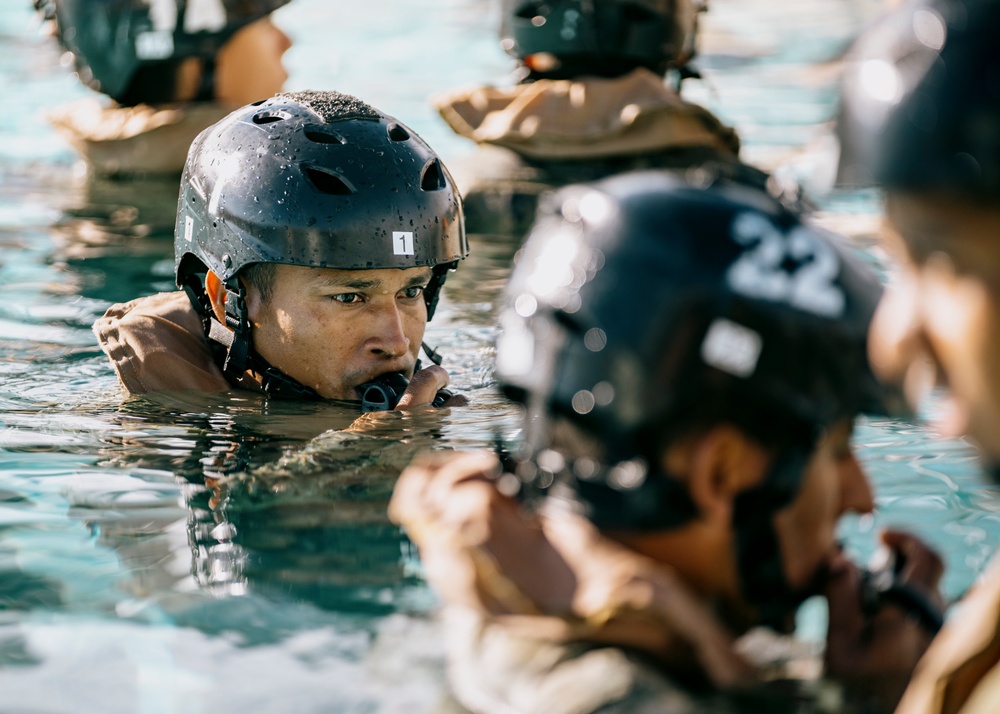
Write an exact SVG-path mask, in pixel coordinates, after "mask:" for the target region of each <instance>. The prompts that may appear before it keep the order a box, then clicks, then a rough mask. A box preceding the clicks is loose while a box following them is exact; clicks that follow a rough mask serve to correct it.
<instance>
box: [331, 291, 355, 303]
mask: <svg viewBox="0 0 1000 714" xmlns="http://www.w3.org/2000/svg"><path fill="white" fill-rule="evenodd" d="M330 299H331V300H335V301H336V302H339V303H343V304H344V305H350V304H351V303H355V302H361V294H360V293H340V294H338V295H331V296H330Z"/></svg>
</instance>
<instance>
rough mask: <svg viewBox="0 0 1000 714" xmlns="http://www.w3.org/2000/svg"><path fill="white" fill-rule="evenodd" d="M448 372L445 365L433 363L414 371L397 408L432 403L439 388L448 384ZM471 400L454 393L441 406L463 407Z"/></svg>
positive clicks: (408, 407)
mask: <svg viewBox="0 0 1000 714" xmlns="http://www.w3.org/2000/svg"><path fill="white" fill-rule="evenodd" d="M448 380H449V377H448V372H447V370H445V368H444V367H441V366H439V365H436V364H432V365H430V366H429V367H425V368H424V369H421V370H419V371H417V372H414V373H413V379H411V380H410V384H409V386H408V387H407V388H406V391H405V392H403V396H401V397H400V398H399V403H398V404H397V405H396V409H410V408H412V407H416V406H420V405H423V404H431V403H432V402H433V401H434V398H435V397H437V393H438V390H440V389H444V388H445V387H447V386H448ZM468 403H469V400H468V399H466V398H465V396H464V395H461V394H453V395H451V396H450V397H448V399H447V400H445V402H444V403H443V404H441V405H440V406H442V407H463V406H465V405H466V404H468Z"/></svg>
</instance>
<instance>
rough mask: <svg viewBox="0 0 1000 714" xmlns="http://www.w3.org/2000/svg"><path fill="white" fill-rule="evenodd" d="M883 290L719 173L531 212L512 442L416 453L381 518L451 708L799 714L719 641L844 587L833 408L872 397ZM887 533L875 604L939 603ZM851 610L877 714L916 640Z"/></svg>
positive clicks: (916, 560) (838, 428)
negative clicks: (862, 627)
mask: <svg viewBox="0 0 1000 714" xmlns="http://www.w3.org/2000/svg"><path fill="white" fill-rule="evenodd" d="M880 292H881V288H880V286H879V284H878V280H877V278H876V277H875V275H874V274H873V273H871V272H870V271H869V270H868V269H866V268H865V267H863V266H862V265H861V264H860V263H859V262H857V261H856V260H855V259H854V258H853V257H852V256H850V255H849V254H848V253H847V252H846V251H845V249H844V247H843V246H841V245H840V244H838V242H837V241H836V240H835V239H833V238H832V237H830V235H829V234H825V233H822V232H820V231H818V230H816V229H814V228H810V227H809V226H807V225H805V224H804V223H802V222H801V221H800V220H799V218H798V217H797V216H796V215H795V214H794V213H792V212H790V211H789V210H787V209H786V208H784V207H783V206H782V205H781V204H779V202H778V201H776V200H775V199H774V198H772V197H770V196H768V195H766V194H764V193H762V192H760V191H757V190H754V189H750V188H748V187H746V186H741V185H739V184H737V183H734V182H730V181H726V180H721V179H720V180H717V181H716V182H714V183H713V184H712V185H711V186H710V187H708V188H701V187H698V186H696V185H691V184H690V183H688V182H687V180H686V179H685V178H684V175H683V174H672V173H669V172H635V173H628V174H622V175H620V176H617V177H613V178H610V179H606V180H604V181H602V182H598V183H595V184H592V185H584V186H574V187H570V188H567V189H564V190H563V191H561V192H559V193H557V194H555V195H554V196H553V197H552V198H551V199H550V200H549V201H548V202H546V208H545V209H544V210H543V211H542V212H540V214H539V218H538V221H537V223H536V225H535V227H534V228H533V230H532V232H531V234H530V235H529V238H528V241H527V243H526V244H525V246H524V248H523V249H522V255H521V258H520V260H519V261H518V263H517V265H516V266H515V268H514V270H513V272H512V274H511V279H510V282H509V284H508V288H507V291H506V301H505V302H506V306H505V309H504V311H503V312H502V314H501V325H502V328H503V333H502V336H501V338H500V340H499V341H498V345H497V378H498V381H499V383H500V385H501V387H502V388H503V390H504V391H505V392H506V393H507V394H508V395H510V396H511V397H513V398H514V399H516V400H517V401H519V402H521V403H523V404H524V405H525V408H526V414H525V419H524V445H523V448H522V449H521V450H520V451H519V452H518V453H517V455H516V457H515V458H513V459H511V460H510V461H508V462H507V463H498V462H497V460H496V459H495V458H493V457H491V456H489V455H485V454H465V455H458V456H451V457H441V456H439V457H438V458H436V459H433V460H425V461H424V462H418V463H416V464H414V465H413V466H411V467H410V468H409V469H408V470H407V471H405V472H404V473H403V475H402V476H401V477H400V480H399V482H398V483H397V486H396V489H395V493H394V495H393V500H392V502H391V503H390V516H391V517H393V518H394V519H395V520H397V522H399V523H401V524H402V525H404V526H405V528H406V529H407V532H408V533H409V534H410V536H411V538H413V540H414V541H415V542H416V543H417V545H418V546H419V548H420V553H421V559H422V562H423V563H424V564H425V569H426V575H427V578H428V580H429V581H430V583H431V584H432V585H433V586H434V587H435V588H436V589H437V591H438V592H439V594H440V596H441V598H442V600H443V601H444V603H445V622H446V632H447V638H448V646H449V666H450V681H451V682H452V685H453V687H454V689H455V692H456V694H457V696H458V698H459V699H460V700H461V701H462V702H463V704H464V705H465V706H467V707H468V708H470V709H472V710H474V711H480V712H500V711H553V712H563V711H565V712H584V711H597V710H599V711H602V712H604V711H629V712H635V711H670V712H689V711H736V710H744V711H781V710H783V709H782V707H784V706H787V707H789V710H790V711H791V710H792V709H793V708H794V710H795V711H802V709H799V708H797V707H800V706H806V704H804V703H803V697H802V696H801V692H798V693H796V692H795V691H794V689H783V690H781V691H779V692H777V693H768V692H767V691H765V690H764V688H762V687H760V686H759V685H760V684H761V681H762V679H763V678H764V674H763V671H755V670H754V669H753V668H752V667H751V666H750V665H749V663H748V661H747V660H746V659H745V658H744V655H753V654H754V653H753V652H752V651H751V652H748V651H747V649H746V648H743V649H739V650H738V649H737V647H736V645H735V644H734V639H735V637H736V636H739V635H742V634H744V633H745V632H747V631H748V630H749V629H750V628H752V627H754V626H757V625H769V626H772V627H774V628H776V629H778V630H779V631H788V630H789V629H790V626H791V624H792V621H793V618H794V615H795V612H796V609H797V607H798V605H799V604H800V603H801V602H802V601H803V600H804V599H805V598H807V597H808V596H810V595H813V594H817V593H820V592H823V591H824V589H825V590H826V591H827V592H828V593H833V594H834V595H837V596H844V592H843V591H842V589H838V588H834V589H831V586H832V585H838V584H839V583H841V582H842V581H844V580H846V579H851V580H852V582H854V583H855V584H857V579H858V578H859V571H858V569H857V568H856V566H854V565H853V564H851V563H850V561H849V560H848V559H847V558H846V556H845V555H844V554H843V553H841V552H840V549H839V546H838V545H837V541H836V536H835V533H836V527H837V522H838V519H839V518H840V516H841V515H842V514H844V513H846V512H848V511H855V512H861V513H864V512H868V511H870V510H871V509H872V507H873V499H872V493H871V490H870V486H869V484H868V481H867V479H866V477H865V474H864V472H863V471H862V469H861V467H860V465H859V464H858V462H857V460H856V458H855V456H854V453H853V450H852V446H851V432H852V427H853V421H854V418H855V416H856V415H857V414H858V413H860V412H863V411H883V410H887V409H889V408H891V404H890V402H892V401H893V400H892V399H891V398H892V396H893V395H892V394H891V393H890V392H888V391H885V390H882V389H881V388H880V387H879V385H878V384H877V383H876V381H875V380H874V378H873V376H872V375H871V373H870V371H869V367H868V363H867V359H866V355H865V344H866V330H867V326H868V322H869V319H870V317H871V314H872V312H873V310H874V308H875V304H876V302H877V300H878V297H879V294H880ZM502 467H506V471H505V470H504V468H502ZM884 541H885V544H886V546H887V547H888V548H889V549H891V550H892V551H893V552H898V553H899V554H900V556H899V557H900V561H902V560H903V559H904V558H905V560H906V564H905V566H904V567H903V570H902V572H901V573H899V574H898V575H899V577H898V579H897V581H896V582H895V583H894V584H893V588H895V590H896V592H897V593H898V592H901V591H903V590H906V591H907V592H909V588H910V583H915V584H918V585H920V586H922V587H923V588H925V589H931V588H934V587H936V583H937V580H938V578H939V576H940V574H941V564H940V561H939V560H938V559H937V557H936V556H934V555H933V554H931V553H930V552H929V551H928V550H927V549H926V547H925V546H923V545H922V544H921V543H920V542H919V541H918V540H916V539H915V538H913V537H911V536H907V535H905V534H902V533H898V532H892V533H888V534H886V535H885V537H884ZM848 595H849V597H850V600H849V603H850V606H852V607H855V608H859V609H860V604H859V603H858V602H857V597H855V593H854V592H853V591H852V592H850V593H848ZM925 604H928V603H925ZM859 617H863V619H865V621H866V623H868V624H871V625H872V626H877V627H880V628H883V629H885V630H889V629H891V630H893V631H894V632H895V634H896V635H897V637H898V638H899V640H898V642H899V643H904V642H905V643H907V644H908V645H909V646H910V648H911V650H910V652H909V655H910V657H909V660H908V662H905V663H900V662H896V663H894V664H896V665H897V666H898V669H896V670H889V669H883V670H882V671H880V672H879V677H880V684H881V685H882V686H883V687H885V688H886V689H893V687H895V689H893V691H892V693H890V694H883V693H882V692H879V693H878V697H879V698H877V699H876V700H875V701H876V703H877V704H880V705H882V706H883V707H884V706H885V703H886V701H891V702H893V703H894V701H895V700H894V699H892V697H893V695H894V696H895V697H898V695H899V693H900V692H901V690H902V683H904V682H905V680H906V679H907V678H908V676H909V674H910V672H911V671H912V667H913V665H914V663H915V662H916V660H917V658H918V657H919V656H920V654H921V653H922V652H923V649H924V647H925V646H926V644H927V642H928V641H929V639H930V635H929V634H927V632H926V631H925V630H923V629H922V628H921V627H920V626H919V625H918V624H916V623H915V622H914V621H912V620H910V619H908V618H907V617H906V614H905V613H904V612H903V611H902V610H898V609H896V608H893V607H882V606H881V604H879V605H878V606H876V607H873V609H872V611H871V612H869V613H867V614H866V615H864V616H862V615H860V614H859ZM932 629H933V627H932ZM857 636H858V637H859V638H860V639H861V640H863V639H864V635H861V634H859V635H857ZM845 644H846V643H845ZM844 649H846V647H845V646H841V648H840V649H838V650H837V651H836V652H834V653H833V655H834V656H832V657H831V658H830V664H831V671H830V674H831V675H832V676H836V675H838V674H839V672H838V671H837V667H838V666H839V665H841V664H842V663H841V662H840V661H839V659H838V656H839V655H840V653H841V652H842V651H843V650H844ZM853 674H854V673H852V675H853ZM852 683H853V682H852ZM720 689H721V690H728V694H727V695H725V696H721V695H719V690H720ZM734 692H738V693H739V694H738V695H737V696H731V695H733V693H734ZM852 696H856V700H852V701H855V702H856V706H859V707H860V706H861V704H858V703H857V702H864V705H865V706H867V703H868V701H869V699H870V692H869V691H868V690H864V691H861V690H856V691H853V692H852Z"/></svg>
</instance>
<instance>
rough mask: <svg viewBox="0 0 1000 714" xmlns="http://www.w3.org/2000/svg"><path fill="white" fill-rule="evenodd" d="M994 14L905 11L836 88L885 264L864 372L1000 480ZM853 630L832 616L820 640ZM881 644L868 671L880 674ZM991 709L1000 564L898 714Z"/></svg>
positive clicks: (995, 701) (997, 10)
mask: <svg viewBox="0 0 1000 714" xmlns="http://www.w3.org/2000/svg"><path fill="white" fill-rule="evenodd" d="M998 32H1000V3H998V2H996V1H995V0H934V1H932V2H916V3H910V4H908V5H905V6H902V7H901V8H900V9H899V11H898V12H896V13H894V14H892V15H890V16H888V17H886V18H885V19H884V20H883V21H881V22H879V23H877V24H876V25H875V26H874V27H872V28H871V29H870V30H869V31H868V32H866V33H865V34H864V35H863V36H862V37H861V38H860V39H859V41H858V43H857V45H856V46H855V48H854V52H853V54H852V57H851V60H852V61H851V63H850V65H849V68H848V71H847V73H846V74H845V78H844V88H843V94H842V117H841V121H840V122H839V125H838V132H839V134H840V138H841V150H842V153H841V166H840V168H841V171H840V173H841V180H842V182H844V183H845V184H859V183H860V184H870V183H873V182H874V183H877V184H878V185H880V186H882V187H883V188H884V189H885V198H886V201H885V214H886V229H885V231H884V235H883V237H882V238H883V243H884V245H885V247H886V248H887V250H888V252H889V253H890V254H891V255H892V257H893V258H894V260H895V268H896V270H894V271H893V280H892V282H891V288H890V289H889V290H888V291H887V293H886V296H885V298H884V299H883V302H882V303H881V305H880V306H879V310H878V313H877V315H876V318H875V320H874V322H873V323H872V328H871V338H870V339H871V353H872V362H873V364H874V366H875V367H876V368H877V369H878V371H879V372H880V374H881V375H882V376H883V377H884V378H886V379H888V380H893V381H896V382H899V383H901V384H903V385H905V386H906V388H907V391H908V393H909V394H910V396H911V399H912V400H913V401H914V402H917V401H918V400H920V399H921V398H922V396H923V395H924V393H925V392H926V391H927V390H928V389H930V388H931V387H933V386H935V385H937V386H942V387H945V388H946V389H945V390H944V391H945V394H944V395H943V396H942V398H941V402H940V403H939V405H938V406H937V408H936V409H935V410H934V411H935V414H936V418H935V421H934V426H935V427H936V429H937V430H939V431H940V432H941V433H942V434H943V435H961V434H964V435H967V436H968V437H970V439H971V440H972V441H973V442H974V443H975V444H976V445H977V446H978V447H979V449H980V451H981V453H982V459H983V462H984V465H985V467H986V471H987V473H988V474H990V475H991V476H992V477H993V480H994V481H997V480H998V479H997V476H998V474H1000V468H998V466H997V465H998V464H1000V282H998V277H1000V252H998V244H997V237H998V236H1000V84H998V82H997V77H998V76H1000V45H998V44H997V41H996V38H997V36H998V34H997V33H998ZM834 626H836V627H839V628H842V629H846V628H850V627H854V626H855V623H854V622H853V620H852V618H851V617H850V615H849V614H845V613H840V612H838V611H836V610H832V611H831V627H834ZM892 644H893V643H892V640H891V639H890V638H873V639H872V641H871V643H870V647H869V648H868V651H866V652H864V653H863V654H864V655H865V658H866V659H868V660H870V661H872V662H873V663H876V664H881V665H882V666H888V665H889V663H891V661H892V657H893V656H894V654H895V653H894V650H893V647H892ZM998 708H1000V563H997V561H996V560H994V562H993V564H992V565H991V566H990V567H989V569H988V570H987V572H985V573H984V574H983V577H982V579H981V582H980V583H979V584H978V585H976V586H975V587H974V588H973V590H972V591H970V593H969V594H968V595H967V596H966V597H965V598H963V602H962V604H961V607H959V608H957V610H956V615H955V616H954V617H953V618H952V619H951V620H949V622H948V623H947V624H946V626H945V629H944V630H943V631H942V632H941V634H940V636H939V637H938V638H936V640H935V641H934V643H933V644H932V645H931V647H930V649H929V650H928V652H927V655H926V656H925V657H924V659H923V660H922V661H921V663H920V666H919V668H918V669H917V672H916V674H915V675H914V678H913V681H912V683H911V684H910V687H909V689H908V690H907V692H906V695H905V696H904V698H903V701H902V703H901V704H900V707H899V709H898V710H897V711H898V712H899V713H900V714H916V713H917V712H921V713H924V712H926V713H930V712H934V713H935V714H937V713H939V712H962V714H977V713H979V712H983V713H985V712H995V711H997V710H998Z"/></svg>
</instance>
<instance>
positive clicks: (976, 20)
mask: <svg viewBox="0 0 1000 714" xmlns="http://www.w3.org/2000/svg"><path fill="white" fill-rule="evenodd" d="M998 36H1000V2H996V0H924V1H922V2H912V3H909V4H907V5H906V6H905V7H904V8H902V9H900V10H899V11H898V12H895V13H893V14H891V15H888V16H887V17H885V18H883V19H882V20H881V21H880V22H878V23H876V24H875V25H874V26H873V27H872V28H871V29H870V30H868V31H866V32H865V33H864V34H863V35H862V36H861V37H860V38H859V40H858V42H857V43H856V44H855V46H854V48H853V50H852V52H851V54H850V56H849V58H848V63H847V67H846V69H845V73H844V79H843V89H842V97H841V118H840V121H839V123H838V133H839V136H840V141H841V158H840V181H841V183H843V184H848V185H850V184H870V183H873V182H875V183H879V184H882V185H884V186H887V187H890V188H898V189H904V190H916V191H923V190H933V191H937V190H940V191H945V192H951V193H961V194H963V195H966V196H969V197H972V198H979V199H983V200H988V201H990V200H991V201H993V202H996V200H997V199H998V198H1000V82H998V81H997V77H998V76H1000V43H998V42H997V37H998Z"/></svg>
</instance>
